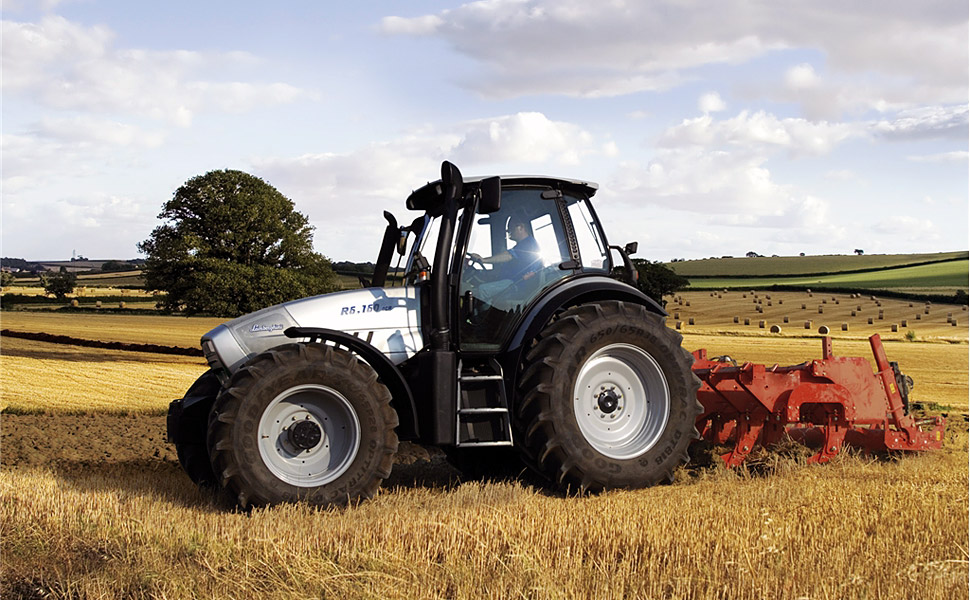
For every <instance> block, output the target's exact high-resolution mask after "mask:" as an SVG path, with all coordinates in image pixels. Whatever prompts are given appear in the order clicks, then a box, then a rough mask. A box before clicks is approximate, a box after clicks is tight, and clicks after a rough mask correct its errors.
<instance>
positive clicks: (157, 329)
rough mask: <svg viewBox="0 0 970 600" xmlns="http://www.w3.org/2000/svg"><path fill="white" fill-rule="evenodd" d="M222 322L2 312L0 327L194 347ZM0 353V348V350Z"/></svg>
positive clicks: (0, 349) (198, 319)
mask: <svg viewBox="0 0 970 600" xmlns="http://www.w3.org/2000/svg"><path fill="white" fill-rule="evenodd" d="M225 320H226V319H218V318H212V317H178V316H164V315H158V316H155V315H131V316H128V315H115V314H104V315H99V314H79V313H67V312H63V313H61V312H49V311H36V312H34V311H5V312H2V313H0V326H2V328H3V329H12V330H14V331H30V332H35V333H36V332H41V333H53V334H58V335H68V336H71V337H76V338H81V339H85V340H101V341H106V342H130V343H136V344H146V343H152V344H161V345H164V346H182V347H189V348H197V347H198V346H199V339H200V338H201V337H202V335H203V334H205V333H206V332H207V331H209V330H211V329H212V328H213V327H215V326H216V325H219V324H220V323H222V322H224V321H225ZM0 352H2V348H0Z"/></svg>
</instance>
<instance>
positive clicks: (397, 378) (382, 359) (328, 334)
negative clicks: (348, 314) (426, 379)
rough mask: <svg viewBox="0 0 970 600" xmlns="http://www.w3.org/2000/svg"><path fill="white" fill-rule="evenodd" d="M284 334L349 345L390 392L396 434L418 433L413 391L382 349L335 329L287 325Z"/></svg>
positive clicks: (406, 437) (408, 437) (414, 436)
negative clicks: (396, 426)
mask: <svg viewBox="0 0 970 600" xmlns="http://www.w3.org/2000/svg"><path fill="white" fill-rule="evenodd" d="M283 335H285V336H286V337H288V338H292V339H305V340H307V341H308V342H311V343H312V342H333V343H334V344H336V345H337V346H343V347H345V348H348V349H350V350H351V351H352V352H353V353H354V354H356V355H357V356H359V357H360V358H361V359H362V360H363V361H364V362H366V363H367V364H369V365H370V366H371V367H372V368H373V369H374V370H375V371H376V372H377V376H378V377H379V378H380V381H381V383H383V384H384V385H385V386H387V389H388V391H390V392H391V398H392V405H393V406H394V410H395V411H396V412H397V415H398V421H399V425H398V437H399V438H400V439H404V440H411V439H417V438H418V437H419V434H420V431H419V428H418V411H417V407H416V406H415V404H414V395H413V394H412V393H411V388H410V387H409V386H408V384H407V381H405V379H404V376H403V375H402V374H401V371H400V370H399V369H398V368H397V367H396V366H394V363H392V362H391V361H390V359H388V358H387V356H386V355H385V354H384V353H383V352H381V351H380V350H378V349H377V348H375V347H374V346H372V345H370V344H368V343H367V342H366V341H365V340H362V339H360V338H359V337H356V336H353V335H350V334H348V333H344V332H343V331H337V330H335V329H325V328H322V327H290V328H288V329H286V330H285V331H284V332H283Z"/></svg>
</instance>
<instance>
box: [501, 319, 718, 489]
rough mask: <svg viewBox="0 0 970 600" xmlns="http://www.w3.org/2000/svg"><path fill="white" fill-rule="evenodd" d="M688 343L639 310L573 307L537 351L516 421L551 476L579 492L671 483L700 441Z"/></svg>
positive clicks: (527, 368)
mask: <svg viewBox="0 0 970 600" xmlns="http://www.w3.org/2000/svg"><path fill="white" fill-rule="evenodd" d="M680 341H681V336H680V334H678V333H677V332H675V331H672V330H671V329H669V328H667V327H666V326H664V323H663V320H662V319H661V318H660V317H659V316H657V315H654V314H653V313H650V312H647V310H646V309H645V308H644V307H642V306H640V305H636V304H628V303H623V302H600V303H591V304H585V305H581V306H577V307H573V308H571V309H569V310H567V311H565V312H564V313H563V314H562V315H561V316H560V317H559V318H558V319H556V320H555V321H553V322H552V323H550V324H549V325H547V326H546V328H545V329H544V330H543V331H542V333H541V334H540V335H539V337H538V339H537V341H536V344H535V345H534V346H533V348H532V349H531V350H530V351H529V353H528V355H527V357H526V361H525V364H524V370H523V374H522V378H521V384H520V386H519V397H520V398H521V401H520V402H519V407H518V410H517V411H516V415H517V419H516V420H517V424H518V429H519V432H520V439H522V440H524V448H523V450H524V453H525V455H526V457H527V458H528V459H531V462H532V464H533V465H534V466H535V467H536V468H537V469H538V470H539V471H540V472H541V473H542V474H544V475H545V476H547V477H549V478H550V479H552V480H553V481H555V482H557V483H558V484H559V485H560V486H562V487H567V488H569V487H571V488H577V489H580V490H601V489H610V488H639V487H645V486H649V485H653V484H656V483H659V482H662V481H669V480H671V479H672V477H673V472H674V470H675V469H676V468H677V467H678V466H680V465H682V464H684V463H685V462H687V460H688V457H687V448H688V446H689V445H690V443H691V442H692V441H693V440H694V439H696V438H697V430H696V428H695V426H694V422H695V419H696V418H697V416H698V415H699V414H700V411H701V405H700V403H699V402H698V401H697V389H698V387H699V386H700V382H699V380H698V379H697V378H696V377H695V376H694V374H693V372H692V371H691V365H692V364H693V359H692V358H691V356H690V354H689V353H687V352H686V351H685V350H684V349H683V348H681V346H680Z"/></svg>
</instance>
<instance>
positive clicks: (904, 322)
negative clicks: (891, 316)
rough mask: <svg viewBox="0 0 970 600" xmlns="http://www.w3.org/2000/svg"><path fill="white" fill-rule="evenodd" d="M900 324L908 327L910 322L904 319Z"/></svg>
mask: <svg viewBox="0 0 970 600" xmlns="http://www.w3.org/2000/svg"><path fill="white" fill-rule="evenodd" d="M899 324H900V325H902V326H903V327H908V326H909V321H907V320H906V319H903V320H902V321H900V323H899Z"/></svg>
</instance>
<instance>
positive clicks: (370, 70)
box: [0, 0, 970, 261]
mask: <svg viewBox="0 0 970 600" xmlns="http://www.w3.org/2000/svg"><path fill="white" fill-rule="evenodd" d="M0 35H2V74H0V82H2V108H0V110H2V125H0V171H2V173H0V185H2V189H0V194H2V212H0V227H2V238H0V254H2V255H3V256H9V257H20V258H27V259H28V260H66V259H68V258H70V257H71V256H72V255H74V254H76V255H79V256H85V257H87V258H90V259H129V258H138V257H143V256H142V255H140V254H139V253H138V250H137V247H136V246H137V244H138V243H139V242H141V241H143V240H145V239H147V238H148V237H149V236H150V235H151V232H152V230H153V229H154V228H155V227H157V226H158V225H160V224H161V221H159V219H158V214H159V213H160V212H161V210H162V206H163V204H164V203H165V202H166V201H168V200H170V199H171V198H172V196H173V194H174V192H175V190H176V189H177V188H178V187H179V186H180V185H182V184H183V183H184V182H185V181H187V180H188V179H190V178H192V177H195V176H197V175H202V174H204V173H206V172H208V171H212V170H217V169H238V170H242V171H245V172H247V173H250V174H253V175H255V176H257V177H260V178H262V179H263V180H264V181H266V182H267V183H269V184H271V185H273V186H274V187H276V188H277V189H278V190H279V191H280V192H282V193H283V194H284V195H286V196H287V197H288V198H290V199H291V200H292V201H293V202H294V203H295V205H296V209H297V210H298V211H300V212H301V213H303V214H304V215H306V216H307V217H308V218H309V220H310V223H311V224H312V225H313V226H314V227H315V231H314V247H315V249H316V250H317V251H318V252H320V253H322V254H324V255H325V256H327V257H329V258H330V259H332V260H334V261H343V260H350V261H373V260H376V258H377V252H378V246H379V244H380V240H381V235H382V231H383V228H384V225H385V221H384V219H383V217H382V212H383V211H385V210H388V211H391V212H392V213H394V214H395V215H397V217H398V220H399V221H401V222H405V221H410V220H411V219H412V218H413V216H412V215H409V214H408V211H407V209H406V208H405V206H404V200H405V198H406V197H407V195H408V194H409V193H410V192H411V191H412V190H414V189H416V188H418V187H420V186H421V185H423V184H424V183H426V182H427V181H429V180H434V179H437V178H438V176H439V173H440V164H441V161H443V160H450V161H452V162H453V163H455V164H456V165H457V166H458V167H459V168H460V169H461V170H462V172H463V173H464V174H465V175H466V176H471V175H495V174H497V175H501V174H542V175H552V176H560V177H568V178H574V179H583V180H587V181H593V182H596V183H598V184H599V187H600V190H599V192H598V193H597V194H596V197H595V198H594V205H595V207H596V210H597V212H598V214H599V216H600V218H601V220H602V221H603V223H604V227H605V229H606V231H607V235H608V237H609V238H610V243H612V244H620V245H622V244H625V243H627V242H629V241H634V240H636V241H638V242H639V252H638V254H637V256H638V257H640V258H646V259H650V260H663V261H667V260H672V259H681V258H683V259H697V258H706V257H710V256H725V255H730V256H743V255H744V254H745V253H746V252H749V251H753V252H757V253H759V254H764V255H772V254H778V255H782V256H785V255H797V254H799V253H802V252H804V253H806V254H851V253H852V252H853V251H854V250H855V249H862V250H864V251H865V252H866V253H867V254H882V253H912V252H943V251H953V250H966V249H967V248H968V246H970V241H968V230H970V227H968V177H970V174H968V164H970V161H968V135H970V133H968V104H967V103H968V97H967V96H968V86H970V83H968V69H970V59H968V45H970V42H968V39H970V37H968V36H970V33H968V3H967V2H965V1H963V0H946V1H935V0H923V1H920V2H913V1H912V0H860V1H857V2H844V1H843V0H817V1H812V2H805V1H804V0H801V1H792V2H789V1H785V0H764V1H753V0H752V1H743V0H719V1H718V2H706V1H699V0H698V1H690V0H678V1H674V0H667V1H653V0H649V1H648V0H642V1H634V0H603V1H602V2H590V1H588V0H482V1H478V2H467V3H461V2H457V1H456V2H448V1H435V0H411V1H409V2H400V1H393V0H383V1H380V0H378V1H370V2H369V1H361V2H334V1H310V0H289V1H286V2H276V3H269V2H254V1H249V0H232V1H219V0H209V1H206V2H198V1H192V2H185V1H182V0H169V1H167V2H131V1H130V0H60V1H58V0H34V1H29V0H19V1H18V0H3V2H2V31H0Z"/></svg>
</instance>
